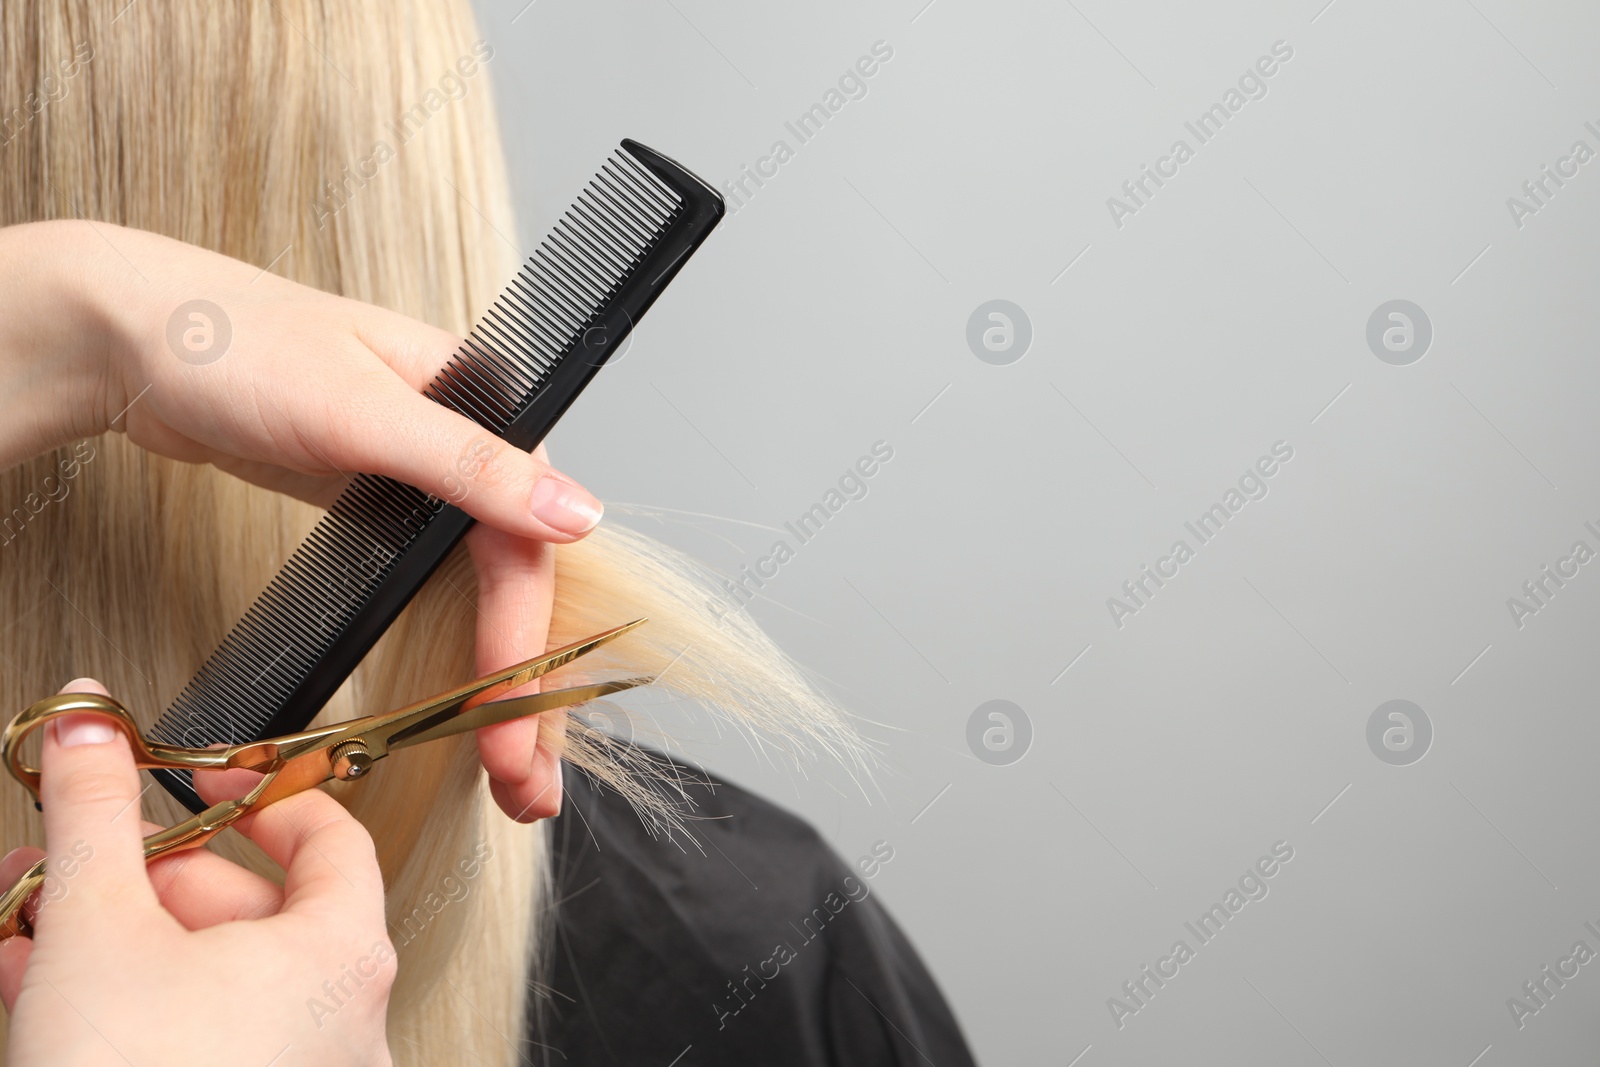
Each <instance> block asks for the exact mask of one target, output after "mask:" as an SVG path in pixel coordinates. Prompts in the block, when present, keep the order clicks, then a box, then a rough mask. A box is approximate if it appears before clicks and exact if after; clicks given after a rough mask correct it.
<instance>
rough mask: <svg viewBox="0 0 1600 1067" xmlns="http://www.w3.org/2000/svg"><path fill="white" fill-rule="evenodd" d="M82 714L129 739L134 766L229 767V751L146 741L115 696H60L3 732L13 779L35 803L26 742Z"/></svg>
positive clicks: (0, 745)
mask: <svg viewBox="0 0 1600 1067" xmlns="http://www.w3.org/2000/svg"><path fill="white" fill-rule="evenodd" d="M78 714H90V715H99V716H101V717H103V718H106V719H109V720H111V724H112V725H113V726H115V727H116V728H117V729H119V730H121V731H122V735H123V736H124V737H126V738H127V739H128V748H129V749H131V750H132V751H133V761H134V763H135V764H137V765H138V766H140V767H142V768H145V769H152V768H158V767H160V768H168V769H177V770H199V769H203V768H207V767H225V766H227V752H226V750H224V749H215V750H210V751H207V750H201V749H192V748H177V747H174V746H172V745H162V744H154V743H151V742H148V741H146V740H145V739H144V737H143V736H142V735H141V734H140V733H139V725H138V723H136V722H134V721H133V716H132V715H130V714H128V709H127V708H124V707H123V706H122V705H121V704H119V703H118V702H117V701H116V699H115V698H114V697H108V696H101V695H100V694H99V693H57V694H56V695H55V696H48V697H45V698H44V699H43V700H40V701H38V702H36V703H34V704H32V705H31V706H29V707H28V709H27V710H26V711H24V712H23V713H22V714H20V715H18V716H17V717H16V718H14V719H12V720H11V722H10V724H9V725H7V726H6V728H5V732H4V733H0V753H3V754H4V755H5V760H6V766H7V768H8V769H9V770H10V771H11V777H13V778H15V779H16V780H17V781H19V782H21V783H22V784H23V785H24V786H26V787H27V789H28V792H30V793H32V794H33V798H34V799H35V800H38V799H39V768H37V767H30V766H28V765H27V764H26V763H24V762H23V757H22V743H23V741H25V740H26V739H27V738H28V737H29V736H31V735H32V734H33V732H34V731H35V730H38V729H39V728H40V727H42V726H44V724H45V723H47V722H49V721H50V720H51V719H56V718H60V717H61V716H63V715H78Z"/></svg>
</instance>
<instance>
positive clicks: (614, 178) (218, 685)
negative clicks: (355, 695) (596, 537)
mask: <svg viewBox="0 0 1600 1067" xmlns="http://www.w3.org/2000/svg"><path fill="white" fill-rule="evenodd" d="M615 159H617V160H621V161H622V164H623V167H622V169H621V170H620V171H619V170H618V169H616V164H615V162H611V161H608V163H607V167H606V168H603V169H602V171H601V174H599V175H597V176H596V181H595V182H591V183H590V186H589V187H588V189H586V191H585V194H584V195H583V196H580V198H579V201H578V202H577V203H575V204H574V205H573V207H572V208H571V209H569V211H568V213H567V215H565V216H563V220H562V221H561V222H559V223H558V224H557V226H556V228H555V229H554V230H553V231H552V232H551V234H550V236H548V237H547V238H546V240H545V243H544V244H542V245H541V246H540V251H539V252H537V253H535V256H534V257H532V258H530V259H529V261H528V263H527V264H525V266H524V268H523V272H522V273H520V274H519V275H518V281H517V282H514V283H513V285H512V286H511V287H510V288H508V289H507V290H506V291H505V293H504V294H503V295H502V297H501V299H500V301H497V302H496V304H495V307H494V308H493V309H491V311H490V312H489V313H487V314H486V316H485V319H484V320H482V321H480V323H479V326H478V327H477V328H476V329H474V331H473V334H472V335H471V336H469V338H468V341H467V343H466V345H464V346H463V349H462V352H461V353H460V355H459V356H458V357H457V358H456V359H454V360H452V362H451V363H450V364H449V365H447V367H446V369H445V370H444V371H442V372H441V373H440V375H439V377H438V378H437V379H435V382H434V385H433V386H431V387H430V389H429V390H428V395H430V396H431V397H432V398H433V399H435V400H437V401H439V402H440V403H444V404H447V405H448V406H451V407H454V408H455V409H456V410H458V411H461V412H462V413H463V414H465V415H467V416H468V417H470V418H473V419H474V421H477V422H478V423H479V424H480V425H484V426H486V427H487V428H489V429H491V430H493V431H494V432H495V433H497V434H498V435H499V436H500V437H502V438H504V439H505V440H506V441H507V442H509V443H511V444H513V445H515V446H517V447H518V448H522V449H525V450H530V451H531V450H532V449H533V448H534V447H535V446H537V445H538V444H539V442H540V441H542V440H544V438H545V436H546V435H547V434H548V433H549V432H550V430H551V428H552V427H553V426H554V425H555V423H556V421H557V420H558V419H560V418H561V416H562V414H564V413H565V412H566V410H567V408H568V407H570V406H571V405H572V402H573V401H574V400H576V399H577V397H578V394H579V393H580V392H582V391H583V388H584V386H586V385H588V383H589V382H590V380H591V379H592V378H593V377H594V376H595V374H597V373H598V372H599V370H600V368H601V367H602V366H604V364H605V362H606V360H607V359H609V358H610V356H611V355H612V353H614V352H615V351H616V350H617V348H618V346H619V345H621V344H622V342H623V341H624V340H626V339H627V337H628V334H629V333H630V332H631V331H632V329H633V326H634V324H635V323H637V322H638V321H639V320H640V318H642V317H643V316H644V313H645V312H646V311H647V310H649V308H650V306H651V305H652V304H653V303H655V300H656V298H657V297H658V296H660V295H661V291H662V290H663V289H665V288H666V286H667V285H668V284H669V283H670V282H671V281H672V279H673V277H674V276H676V275H677V273H678V271H679V270H681V269H682V268H683V264H684V263H685V262H686V261H687V260H688V259H689V257H690V255H692V254H693V252H694V251H695V249H696V248H698V247H699V246H700V244H701V243H702V242H703V241H704V240H705V239H706V237H707V236H708V235H709V234H710V233H711V231H712V229H713V228H715V226H716V224H717V222H718V221H719V220H720V219H721V218H722V215H723V211H724V207H723V201H722V197H721V196H720V195H718V194H717V192H716V191H715V190H713V189H712V188H711V187H710V186H708V185H706V184H705V183H704V182H703V181H701V180H700V179H699V178H697V177H696V176H695V175H693V174H691V173H690V172H689V171H687V170H685V169H684V168H683V167H681V166H679V165H678V164H677V163H675V162H673V161H672V160H670V159H668V158H667V157H665V156H663V155H661V154H660V153H658V152H656V151H654V150H652V149H650V148H646V147H645V146H644V145H641V144H639V143H638V142H636V141H632V140H624V141H623V142H622V148H621V151H620V152H619V153H618V155H617V157H615ZM629 161H631V163H632V164H635V165H637V166H639V167H643V168H644V169H645V170H647V171H648V172H649V173H650V174H651V175H653V176H654V177H655V178H656V179H657V180H658V181H659V182H660V183H661V184H662V185H664V186H665V187H667V189H669V190H671V192H672V193H673V194H675V196H676V198H677V200H678V201H679V202H678V203H677V204H676V205H673V206H672V210H671V213H670V214H671V217H670V221H668V222H666V223H664V224H661V225H659V227H658V228H657V229H656V231H655V237H654V238H653V239H651V240H649V241H648V242H643V243H645V244H648V248H647V249H646V250H643V251H642V252H641V251H639V248H638V245H637V244H633V243H630V241H629V240H628V238H629V236H630V235H631V234H633V233H638V232H643V230H644V229H646V228H647V227H642V226H641V225H639V224H638V220H639V218H640V217H641V215H640V214H631V213H629V212H628V210H627V207H626V197H624V196H615V197H614V196H609V195H607V193H606V187H601V188H600V189H599V193H598V195H595V193H594V190H596V187H597V186H596V183H597V182H600V181H601V179H602V178H603V177H606V176H607V175H609V177H610V179H611V185H610V187H609V188H611V189H613V190H616V189H619V188H625V189H627V190H628V191H629V192H630V193H637V194H638V195H637V200H638V202H641V203H654V202H655V201H652V199H651V198H652V196H656V197H658V199H659V202H660V203H661V204H664V205H665V204H669V203H670V199H669V198H665V197H660V196H659V194H660V191H659V190H655V189H653V188H651V187H649V186H647V185H641V184H638V183H635V184H634V185H631V186H630V185H628V180H629V175H630V173H631V172H630V171H629V170H628V163H629ZM586 198H587V199H586ZM608 211H611V212H614V214H611V215H607V214H606V212H608ZM630 227H631V228H630ZM619 247H622V248H623V251H624V254H623V255H621V256H619V255H618V250H619ZM547 252H551V253H553V254H554V256H555V257H556V258H555V259H554V260H552V259H551V258H550V257H549V256H546V259H545V260H544V261H543V262H544V263H545V264H546V265H547V266H548V265H549V264H550V263H552V262H554V263H555V264H556V266H554V267H552V268H550V269H548V270H546V273H545V274H543V275H541V276H540V278H541V279H545V280H544V281H540V280H539V279H536V278H535V276H534V275H533V274H531V273H529V272H530V270H531V269H532V268H534V267H535V266H536V264H537V263H538V262H539V261H540V256H542V255H545V254H546V253H547ZM630 252H631V253H636V257H635V258H634V259H633V261H632V262H631V263H627V264H626V265H625V269H622V268H619V267H618V266H617V265H618V264H621V263H624V261H625V260H626V259H628V258H629V257H628V253H630ZM571 268H576V269H571ZM619 270H620V281H619V282H618V283H617V284H616V285H615V287H614V289H612V291H610V293H609V295H607V296H605V298H604V299H603V300H599V301H596V300H595V299H593V297H594V293H592V292H587V291H586V289H587V290H598V289H601V288H603V286H597V285H595V284H594V282H593V279H594V278H595V277H596V276H599V277H600V278H602V279H604V278H606V277H608V276H615V275H617V274H618V273H619ZM608 271H609V275H608V273H607V272H608ZM549 279H554V280H553V281H549ZM541 285H542V286H543V289H544V290H547V291H541ZM586 303H587V304H589V305H591V306H590V307H589V308H588V314H587V317H586V319H585V320H584V321H582V322H581V323H580V322H579V318H580V316H578V315H577V314H576V313H575V312H574V310H573V309H574V308H575V307H577V306H579V305H583V304H586ZM574 324H576V325H574ZM541 337H542V338H544V339H545V340H546V342H547V343H545V344H544V345H543V349H542V350H543V353H544V354H543V355H541V354H540V346H539V345H538V344H535V343H532V341H531V339H534V338H541ZM551 337H554V338H556V340H557V342H558V343H557V344H551V343H548V339H549V338H551ZM563 339H564V340H565V343H564V344H559V342H561V341H562V340H563ZM557 347H561V348H562V349H563V350H562V351H561V352H559V354H557V353H555V352H554V351H553V350H554V349H555V348H557ZM552 356H554V358H552ZM523 379H527V380H530V381H534V382H535V384H534V385H533V387H532V389H531V392H530V393H529V394H528V395H526V396H525V397H524V396H518V395H517V394H516V392H515V390H514V389H510V388H509V387H508V386H507V383H508V382H511V383H513V384H515V382H517V381H520V380H523ZM513 397H514V398H515V399H514V400H512V399H508V398H513ZM496 412H510V413H512V414H511V417H509V419H502V418H499V417H498V416H496V415H495V413H496ZM473 521H474V520H473V519H472V518H471V517H470V516H468V515H467V514H466V513H465V512H463V511H461V510H459V509H458V508H456V507H453V506H451V505H449V504H447V503H445V502H444V501H442V500H440V499H439V498H437V497H433V496H430V495H427V494H424V493H422V492H421V491H420V490H417V489H415V488H414V487H411V486H407V485H403V484H401V483H399V482H395V481H392V480H390V479H386V478H379V477H376V476H370V475H358V476H357V477H356V478H355V479H354V480H353V481H352V483H351V485H350V486H349V487H348V488H347V489H346V490H345V492H344V493H343V494H341V496H340V499H339V501H338V502H337V503H336V504H335V505H334V508H333V509H332V510H331V511H330V513H329V515H328V516H327V517H326V518H325V519H324V520H323V522H322V523H319V525H318V526H317V528H316V529H315V530H313V531H312V534H311V535H310V536H309V537H308V538H307V539H306V541H305V542H304V543H303V544H302V545H301V546H300V548H299V549H297V550H296V552H295V554H294V555H293V556H292V557H291V558H290V560H289V561H288V562H287V563H286V564H285V566H284V568H283V570H282V571H280V572H279V575H278V576H277V578H275V579H274V581H273V583H272V584H271V585H269V586H268V588H267V589H266V590H265V591H264V592H263V593H262V594H261V596H260V597H259V598H258V599H257V601H256V602H255V604H254V605H253V606H252V607H251V609H250V612H249V613H248V614H247V615H246V616H245V618H243V619H241V620H240V621H239V622H238V623H237V624H235V626H234V628H233V629H232V630H231V631H230V632H229V635H228V637H227V638H226V639H224V641H223V642H222V644H221V645H220V646H219V647H218V648H217V649H216V651H214V652H213V653H212V654H211V656H210V657H209V658H208V659H207V660H206V663H205V664H204V665H203V666H202V668H201V669H200V671H199V672H198V673H197V674H196V675H195V677H194V678H193V679H192V680H191V681H190V683H189V686H188V687H187V688H186V689H185V690H184V692H183V694H182V695H180V697H179V698H178V699H177V700H176V701H174V703H173V704H172V706H170V707H169V708H168V709H167V711H166V712H165V713H164V714H163V715H162V717H161V719H160V720H159V721H158V722H157V723H156V726H155V728H154V730H153V731H152V736H154V737H155V738H157V739H158V740H162V741H166V742H169V743H173V744H183V745H189V746H191V747H203V746H205V745H208V744H212V743H218V742H221V743H226V744H236V743H239V742H242V741H250V740H261V739H264V738H268V737H274V736H278V735H281V734H286V733H294V732H296V731H299V730H303V729H305V728H306V726H307V725H308V724H309V723H310V721H311V719H312V718H313V717H314V716H315V715H316V713H317V712H318V711H319V710H321V708H322V706H323V705H324V704H325V703H327V701H328V699H329V698H330V697H331V696H332V695H333V693H334V691H335V690H337V689H338V688H339V686H341V685H342V684H344V681H345V680H346V679H347V678H348V677H349V676H350V674H351V672H352V671H354V670H355V668H356V665H357V664H358V663H360V662H361V660H362V658H363V657H364V656H366V654H367V652H368V651H369V650H371V648H372V646H373V645H374V644H375V643H376V642H377V640H378V638H379V637H381V636H382V635H383V633H384V631H385V630H387V629H388V628H389V625H390V624H391V623H392V622H393V621H394V619H395V617H396V616H398V615H399V614H400V612H401V610H402V609H404V608H405V606H406V604H408V603H409V602H410V601H411V598H412V597H413V596H414V595H415V594H416V592H417V590H418V589H419V588H421V586H422V584H423V583H424V582H425V581H427V579H428V577H429V575H431V574H432V573H433V572H434V570H435V569H436V568H437V567H438V566H439V564H440V563H441V562H443V560H444V558H445V556H446V555H447V554H448V553H449V552H450V550H451V549H452V548H453V547H454V546H455V545H456V544H457V542H459V541H460V540H461V538H462V537H463V536H464V535H465V534H466V532H467V530H468V529H470V528H471V526H472V523H473ZM330 620H331V621H330ZM153 773H154V774H155V777H156V779H157V780H158V781H160V783H161V785H162V786H163V788H165V789H166V790H167V792H169V793H171V794H172V795H173V796H175V797H177V798H178V799H179V800H180V801H182V802H183V803H184V804H185V805H186V806H187V807H188V808H189V809H190V810H191V811H196V812H198V811H200V810H202V809H203V808H204V807H205V803H204V802H203V801H202V800H201V799H200V797H199V795H198V794H196V793H195V792H194V789H193V786H192V785H191V783H190V780H189V775H188V774H187V773H179V772H170V771H158V772H153Z"/></svg>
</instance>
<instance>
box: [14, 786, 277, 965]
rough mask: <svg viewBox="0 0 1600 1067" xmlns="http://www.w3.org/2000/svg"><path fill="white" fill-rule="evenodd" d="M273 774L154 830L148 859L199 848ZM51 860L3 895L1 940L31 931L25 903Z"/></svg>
mask: <svg viewBox="0 0 1600 1067" xmlns="http://www.w3.org/2000/svg"><path fill="white" fill-rule="evenodd" d="M13 773H14V772H13ZM271 778H272V776H271V775H268V776H267V778H265V779H263V780H262V783H261V784H260V785H258V786H257V787H256V788H255V789H253V790H251V792H250V793H249V795H247V796H244V797H241V798H239V799H238V800H224V801H223V802H222V803H220V804H213V805H212V806H211V807H209V808H207V809H206V810H205V811H202V812H201V813H200V814H199V815H195V816H193V817H191V818H188V819H185V820H184V821H183V822H181V823H179V824H178V825H176V826H172V827H169V828H167V829H165V830H159V831H157V832H156V833H153V834H151V835H150V836H149V837H147V838H145V839H144V858H145V861H146V862H149V861H150V860H153V859H155V858H156V857H157V856H163V855H165V854H166V853H168V852H177V851H180V850H182V849H186V848H196V847H198V846H200V845H203V844H205V843H206V842H207V841H209V840H211V839H212V838H213V837H215V836H217V834H219V833H221V832H222V831H223V830H225V829H226V828H227V827H229V826H231V825H232V824H233V823H234V822H236V821H237V820H238V819H239V818H240V817H241V816H243V815H246V814H248V813H249V811H250V809H251V807H252V806H253V805H254V804H255V801H256V799H257V798H258V797H259V796H260V794H261V791H262V790H263V789H264V788H265V786H266V783H267V782H268V781H270V780H271ZM49 861H50V858H49V857H48V856H46V857H45V858H44V859H42V860H40V861H39V862H38V863H35V864H34V865H33V866H32V867H29V868H28V869H27V870H26V871H25V872H23V875H22V877H21V878H18V879H17V880H16V882H15V883H14V884H13V885H12V886H11V888H10V889H8V890H6V891H5V893H4V894H3V895H0V940H3V939H5V938H8V937H15V936H16V935H17V934H22V933H28V932H30V930H29V926H30V924H29V923H28V921H27V918H26V917H25V916H24V915H23V914H22V906H23V905H24V904H26V903H27V902H28V898H29V897H31V896H33V894H34V893H36V892H38V891H39V890H41V889H43V888H44V886H45V881H46V879H47V878H48V876H49V873H50V872H49Z"/></svg>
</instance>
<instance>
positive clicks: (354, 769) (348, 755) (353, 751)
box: [331, 741, 373, 782]
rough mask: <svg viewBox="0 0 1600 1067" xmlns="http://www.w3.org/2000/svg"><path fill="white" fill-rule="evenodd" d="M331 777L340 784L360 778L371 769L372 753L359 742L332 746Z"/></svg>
mask: <svg viewBox="0 0 1600 1067" xmlns="http://www.w3.org/2000/svg"><path fill="white" fill-rule="evenodd" d="M331 755H332V757H333V776H334V777H335V778H337V779H339V780H340V781H341V782H348V781H350V780H351V779H352V778H360V777H361V776H362V775H364V774H366V773H367V772H368V771H370V770H371V769H372V763H373V759H372V753H370V752H368V751H367V748H366V745H365V744H364V743H362V742H361V741H343V742H340V743H339V744H338V745H335V746H334V749H333V752H332V753H331Z"/></svg>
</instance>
